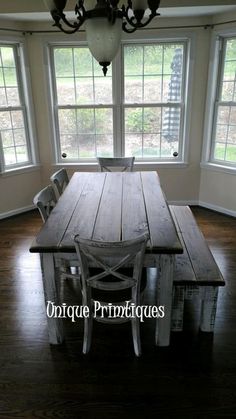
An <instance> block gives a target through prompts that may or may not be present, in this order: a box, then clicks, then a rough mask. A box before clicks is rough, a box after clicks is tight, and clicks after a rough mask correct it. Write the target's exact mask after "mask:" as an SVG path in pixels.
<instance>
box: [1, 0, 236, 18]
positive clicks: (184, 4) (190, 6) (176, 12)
mask: <svg viewBox="0 0 236 419" xmlns="http://www.w3.org/2000/svg"><path fill="white" fill-rule="evenodd" d="M85 1H86V0H85ZM75 3H76V0H68V2H67V6H66V10H67V17H69V18H70V17H71V18H72V19H73V18H74V12H73V9H74V6H75ZM121 3H123V2H121ZM124 3H125V1H124ZM159 12H160V14H161V16H160V17H162V18H164V17H197V16H212V15H216V14H219V13H227V12H236V1H235V0H205V1H203V0H198V1H197V0H178V1H175V0H161V4H160V8H159ZM0 19H3V20H5V19H8V20H9V19H10V20H14V21H48V22H51V19H52V18H51V16H50V13H49V12H47V11H46V6H45V4H44V1H43V0H21V2H19V0H11V2H9V1H8V2H6V1H1V0H0Z"/></svg>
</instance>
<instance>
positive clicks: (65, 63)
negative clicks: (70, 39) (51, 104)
mask: <svg viewBox="0 0 236 419" xmlns="http://www.w3.org/2000/svg"><path fill="white" fill-rule="evenodd" d="M54 64H55V76H56V92H57V101H58V104H59V105H86V104H107V103H109V104H111V103H112V78H111V76H109V75H107V76H106V77H104V76H103V75H102V70H101V66H99V64H98V63H96V61H95V60H94V59H93V57H92V55H91V53H90V51H89V49H88V48H85V47H83V48H80V47H79V48H78V47H77V48H55V49H54ZM110 74H111V72H110Z"/></svg>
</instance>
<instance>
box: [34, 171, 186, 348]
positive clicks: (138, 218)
mask: <svg viewBox="0 0 236 419" xmlns="http://www.w3.org/2000/svg"><path fill="white" fill-rule="evenodd" d="M133 175H134V177H133V178H131V176H133ZM132 179H134V182H132V181H131V180H132ZM139 182H140V183H139ZM127 201H128V202H127ZM143 231H149V232H150V236H151V247H149V248H147V249H146V251H147V254H146V255H145V258H144V264H145V266H157V265H158V260H159V254H163V260H165V262H163V261H162V263H161V266H162V275H161V280H160V295H161V300H160V301H161V303H162V305H165V310H166V316H165V318H164V319H161V321H160V322H159V323H160V327H159V332H158V336H157V338H156V341H157V344H160V345H161V346H165V345H168V344H169V335H170V313H171V299H172V282H173V257H172V255H174V254H176V253H181V252H182V251H183V250H182V246H181V243H180V241H179V238H178V235H177V232H176V229H175V226H174V223H173V219H172V217H171V215H170V212H169V209H168V206H167V204H166V202H165V197H164V195H163V193H162V191H161V187H160V183H159V179H158V176H157V174H156V172H141V173H137V174H134V173H118V172H116V173H76V174H75V175H74V176H73V177H72V179H71V181H70V183H69V185H68V186H67V188H66V189H65V191H64V193H63V195H62V196H61V197H60V199H59V201H58V203H57V205H56V207H55V209H54V210H53V211H52V213H51V215H50V217H49V219H48V221H47V223H46V224H45V225H44V227H43V228H42V230H41V232H40V233H39V235H38V236H37V239H36V241H35V242H34V243H33V244H32V246H31V248H30V251H32V252H42V253H46V252H49V253H53V254H54V253H57V265H58V266H60V265H61V263H60V260H59V259H60V258H63V259H64V260H65V259H66V262H67V263H68V264H69V265H72V262H73V259H74V254H75V248H74V242H73V238H74V235H75V234H79V235H80V236H81V237H85V238H87V239H91V238H92V239H99V240H103V241H120V240H122V239H124V237H126V238H127V239H128V238H131V237H134V236H137V235H139V234H140V233H141V232H143ZM129 236H131V237H129ZM66 254H68V261H67V258H66V257H65V255H66ZM165 255H169V256H165ZM49 276H50V274H49ZM50 278H51V279H49V281H50V280H51V281H54V279H53V277H52V276H50Z"/></svg>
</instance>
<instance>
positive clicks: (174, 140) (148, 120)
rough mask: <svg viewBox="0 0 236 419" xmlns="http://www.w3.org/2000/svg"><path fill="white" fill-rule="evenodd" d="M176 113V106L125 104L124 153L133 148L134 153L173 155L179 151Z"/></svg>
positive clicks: (177, 116)
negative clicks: (134, 105)
mask: <svg viewBox="0 0 236 419" xmlns="http://www.w3.org/2000/svg"><path fill="white" fill-rule="evenodd" d="M180 116H181V112H180V109H179V108H177V107H164V108H163V107H158V106H157V107H147V108H146V107H145V108H142V107H140V108H126V109H125V143H126V144H127V146H126V155H128V151H129V152H130V151H131V150H133V152H134V153H135V155H137V156H143V157H159V158H162V157H173V153H174V152H178V151H179V145H178V144H179V132H180ZM135 133H137V134H136V135H134V134H135ZM138 134H139V135H138ZM140 136H141V139H142V141H141V142H140ZM135 138H137V142H138V143H137V144H136V147H135ZM127 142H128V143H127ZM127 150H128V151H127Z"/></svg>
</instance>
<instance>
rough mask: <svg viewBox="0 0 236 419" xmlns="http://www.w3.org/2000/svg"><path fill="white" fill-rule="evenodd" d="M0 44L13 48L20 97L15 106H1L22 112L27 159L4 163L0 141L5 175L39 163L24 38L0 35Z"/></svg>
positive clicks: (0, 165)
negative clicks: (18, 102)
mask: <svg viewBox="0 0 236 419" xmlns="http://www.w3.org/2000/svg"><path fill="white" fill-rule="evenodd" d="M0 46H6V47H7V46H9V47H12V48H13V54H14V60H15V66H16V77H17V84H18V86H17V87H18V92H19V98H20V105H17V106H5V107H4V106H2V109H3V110H5V111H9V112H10V111H14V110H20V111H22V114H23V120H24V129H25V137H26V138H25V140H26V142H25V144H26V147H27V153H28V161H27V162H25V161H24V162H19V163H14V164H11V165H5V161H4V152H3V147H2V142H1V141H0V151H1V153H0V174H1V175H2V176H6V175H8V174H14V173H21V172H22V171H31V170H32V169H33V168H35V167H36V166H38V165H39V160H38V149H37V145H36V130H35V119H34V111H33V100H32V92H31V84H30V71H29V64H28V57H27V53H26V45H25V40H24V38H22V37H14V39H13V38H12V37H7V36H2V37H0Z"/></svg>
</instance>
